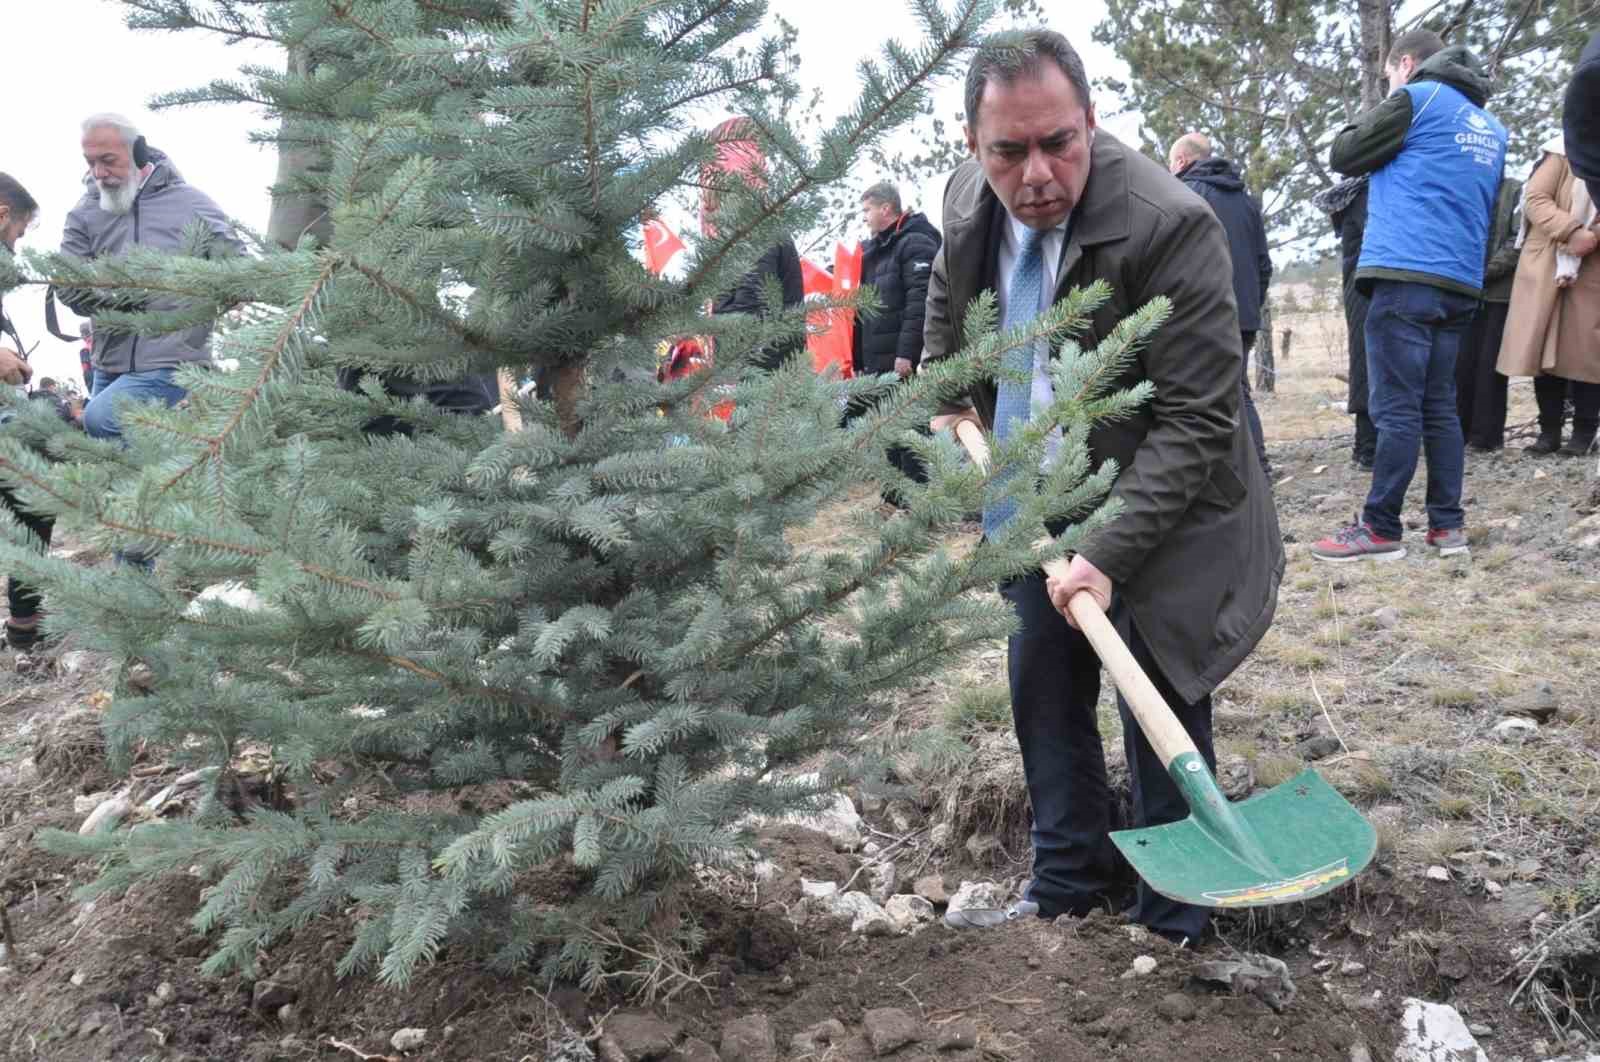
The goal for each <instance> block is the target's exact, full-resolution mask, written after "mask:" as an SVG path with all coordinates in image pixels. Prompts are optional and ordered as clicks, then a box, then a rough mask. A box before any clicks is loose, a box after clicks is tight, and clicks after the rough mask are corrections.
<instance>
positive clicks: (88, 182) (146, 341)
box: [61, 148, 245, 373]
mask: <svg viewBox="0 0 1600 1062" xmlns="http://www.w3.org/2000/svg"><path fill="white" fill-rule="evenodd" d="M150 161H151V162H152V163H153V164H154V166H155V170H154V171H153V172H152V173H151V174H150V177H149V179H148V180H146V181H145V182H144V186H143V187H142V188H140V189H139V194H138V196H137V198H135V199H134V201H133V209H132V210H130V211H129V212H128V213H126V214H112V213H109V212H107V211H105V210H101V209H100V193H99V191H98V190H97V189H96V188H95V185H94V180H93V179H92V178H85V179H84V183H85V186H86V187H85V191H84V194H83V198H82V199H81V200H79V201H78V205H77V206H76V207H74V208H73V209H72V212H71V213H70V214H68V215H67V226H66V231H65V233H64V234H63V235H62V237H61V251H62V253H63V254H70V255H74V256H76V257H78V258H87V259H91V260H92V259H96V258H110V257H115V256H116V255H119V254H123V253H125V252H126V251H127V250H128V249H129V248H130V247H133V246H135V245H138V246H140V247H153V248H156V249H158V250H164V251H171V252H178V251H181V250H183V249H184V240H183V231H184V229H185V228H187V227H188V226H189V225H190V224H191V223H192V222H194V221H195V220H196V219H198V220H200V221H201V222H203V223H204V224H205V226H206V228H207V229H209V230H210V232H211V239H210V241H209V242H208V244H207V247H206V257H207V258H226V257H230V256H232V255H237V254H244V253H245V247H244V244H243V243H242V242H240V240H239V238H238V237H237V236H235V235H234V233H233V226H232V225H230V224H229V223H228V218H227V215H225V214H223V212H222V208H221V207H219V206H217V204H216V203H215V202H214V201H213V200H212V199H211V197H210V196H208V195H206V194H205V193H204V192H202V191H200V190H199V189H198V188H196V187H194V186H193V185H191V184H189V183H188V182H186V181H185V180H184V179H183V175H182V174H180V173H179V172H178V168H177V167H176V166H174V165H173V164H172V160H171V159H169V158H167V156H166V155H165V154H164V153H163V152H161V151H158V150H156V149H154V148H151V149H150ZM61 296H62V301H63V302H65V303H66V304H67V305H68V306H70V307H72V309H73V311H74V312H76V313H77V314H78V315H79V316H82V317H93V316H94V315H95V312H96V311H97V310H99V309H103V308H104V304H102V303H101V302H100V301H99V300H98V299H97V297H96V296H95V295H94V293H93V292H88V291H83V290H81V289H80V290H75V291H70V292H62V293H61ZM182 305H183V303H182V301H181V300H179V299H175V298H156V299H151V300H150V301H149V302H148V303H147V304H146V308H147V309H150V310H157V311H159V310H169V311H170V310H176V309H180V308H181V307H182ZM210 342H211V327H210V326H209V325H199V326H196V327H194V328H186V329H184V330H183V331H181V332H169V333H167V334H166V335H160V336H139V335H134V334H132V333H129V332H112V331H106V330H103V329H102V328H101V326H100V324H99V322H96V323H95V329H94V366H95V368H97V369H99V370H100V371H101V372H106V373H125V372H146V371H148V370H151V369H170V368H173V367H175V366H177V365H181V364H182V363H184V362H188V361H208V360H210V357H211V353H210Z"/></svg>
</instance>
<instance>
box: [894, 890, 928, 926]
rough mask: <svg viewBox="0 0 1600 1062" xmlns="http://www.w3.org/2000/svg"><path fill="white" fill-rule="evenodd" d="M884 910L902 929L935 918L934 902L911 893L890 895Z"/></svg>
mask: <svg viewBox="0 0 1600 1062" xmlns="http://www.w3.org/2000/svg"><path fill="white" fill-rule="evenodd" d="M883 911H884V914H887V915H888V916H889V921H891V922H893V923H894V924H895V925H896V926H897V927H898V928H899V929H900V930H902V931H904V930H907V929H910V928H911V927H912V926H914V925H917V924H918V923H921V922H931V921H932V920H933V904H931V903H929V902H928V901H927V900H924V899H923V898H922V897H921V896H912V895H911V894H909V893H901V894H900V895H898V896H891V897H889V902H888V903H887V904H885V905H884V908H883Z"/></svg>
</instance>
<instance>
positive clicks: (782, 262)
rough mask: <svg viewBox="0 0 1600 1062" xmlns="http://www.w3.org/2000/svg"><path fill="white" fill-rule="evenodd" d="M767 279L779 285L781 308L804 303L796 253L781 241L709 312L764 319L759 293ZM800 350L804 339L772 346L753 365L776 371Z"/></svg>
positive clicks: (790, 242)
mask: <svg viewBox="0 0 1600 1062" xmlns="http://www.w3.org/2000/svg"><path fill="white" fill-rule="evenodd" d="M768 277H776V278H777V279H778V283H779V284H780V285H782V287H783V306H784V309H788V308H789V307H791V306H798V305H800V304H801V303H802V302H804V301H805V298H806V290H805V283H804V278H803V277H801V275H800V252H799V251H797V250H795V246H794V241H793V240H784V241H783V242H782V243H778V244H774V245H773V246H771V247H769V248H768V249H767V253H766V254H764V255H762V256H761V258H760V259H759V260H758V261H757V262H756V265H755V268H754V269H752V270H750V272H748V273H746V274H745V275H744V277H743V278H742V279H741V280H740V281H739V285H738V287H736V288H734V289H733V290H732V291H730V292H728V293H727V294H726V295H724V296H723V297H722V298H720V299H718V300H717V301H716V302H715V303H713V304H712V306H711V312H712V313H713V314H724V313H747V314H750V315H751V316H753V317H764V316H766V310H767V303H766V299H765V297H764V296H763V295H762V291H763V290H764V288H765V287H766V283H767V278H768ZM804 347H805V337H804V336H800V337H797V338H796V339H794V340H792V341H790V342H787V343H778V344H774V345H773V346H771V347H769V348H767V349H766V350H764V351H762V352H761V353H760V355H758V356H757V359H756V362H755V363H756V364H757V365H759V366H760V367H761V368H763V369H769V370H770V369H776V368H777V367H778V366H780V365H782V364H783V362H784V360H785V359H786V358H788V357H789V356H790V355H791V354H794V353H795V352H797V351H799V350H801V349H803V348H804Z"/></svg>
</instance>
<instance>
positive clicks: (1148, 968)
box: [1133, 955, 1156, 977]
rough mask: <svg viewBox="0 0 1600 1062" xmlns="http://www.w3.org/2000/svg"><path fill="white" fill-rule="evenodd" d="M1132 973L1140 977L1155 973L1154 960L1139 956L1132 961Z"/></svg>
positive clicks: (1147, 956) (1149, 957) (1146, 956)
mask: <svg viewBox="0 0 1600 1062" xmlns="http://www.w3.org/2000/svg"><path fill="white" fill-rule="evenodd" d="M1133 972H1134V973H1135V974H1137V975H1138V976H1140V977H1145V976H1148V975H1149V974H1153V973H1155V972H1156V960H1155V959H1154V958H1152V957H1151V956H1149V955H1140V956H1139V957H1138V958H1136V959H1134V960H1133Z"/></svg>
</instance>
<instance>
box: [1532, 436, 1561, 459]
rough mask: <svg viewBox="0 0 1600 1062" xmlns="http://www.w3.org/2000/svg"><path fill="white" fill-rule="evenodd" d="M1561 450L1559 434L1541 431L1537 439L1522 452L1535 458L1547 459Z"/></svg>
mask: <svg viewBox="0 0 1600 1062" xmlns="http://www.w3.org/2000/svg"><path fill="white" fill-rule="evenodd" d="M1559 449H1561V433H1560V432H1559V431H1558V432H1555V433H1553V434H1552V433H1551V432H1547V431H1541V432H1540V433H1539V437H1538V438H1537V439H1535V440H1534V441H1533V442H1531V443H1529V444H1528V445H1527V446H1526V447H1524V448H1523V452H1525V453H1530V454H1533V455H1534V456H1535V457H1547V456H1549V455H1550V454H1553V453H1555V452H1556V451H1557V450H1559Z"/></svg>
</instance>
